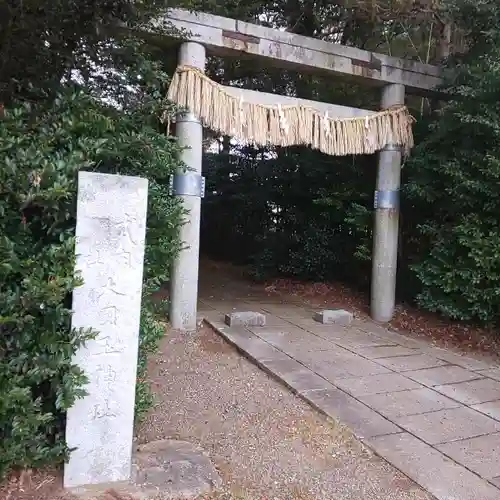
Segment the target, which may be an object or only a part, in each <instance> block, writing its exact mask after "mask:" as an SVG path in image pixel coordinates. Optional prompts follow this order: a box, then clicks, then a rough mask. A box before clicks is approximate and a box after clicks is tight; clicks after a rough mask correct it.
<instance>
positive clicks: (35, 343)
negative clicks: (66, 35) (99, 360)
mask: <svg viewBox="0 0 500 500" xmlns="http://www.w3.org/2000/svg"><path fill="white" fill-rule="evenodd" d="M136 109H137V112H136V113H131V112H130V113H125V112H123V111H119V110H117V109H115V108H113V107H110V106H106V105H104V104H102V103H100V102H98V101H96V100H95V99H93V98H91V97H89V96H88V95H86V94H84V93H82V92H76V93H65V94H61V95H60V96H59V97H58V98H57V99H56V100H55V101H53V102H52V103H50V104H38V105H29V104H26V103H18V104H17V105H15V106H13V107H11V108H9V109H8V110H7V112H6V114H5V117H4V119H3V120H2V127H1V129H0V151H1V156H2V159H3V165H2V169H1V171H0V192H1V197H0V304H1V308H0V331H1V335H0V394H1V395H2V398H1V399H0V476H1V475H4V474H5V473H6V472H7V471H8V470H9V469H10V468H12V467H38V466H42V465H45V464H49V463H54V462H57V461H60V460H62V459H64V458H65V456H66V454H67V450H66V446H65V443H64V435H63V433H64V421H65V412H66V410H67V409H68V408H69V407H70V406H71V405H72V403H73V402H74V400H75V398H78V397H81V396H82V395H83V394H84V392H83V391H84V384H85V374H83V373H81V371H80V370H79V369H78V368H77V367H76V366H74V365H73V364H72V361H71V359H72V355H73V353H74V352H75V350H76V349H77V348H78V347H79V346H80V345H81V344H82V343H83V342H84V341H85V340H87V339H89V338H90V337H91V336H92V335H93V334H95V332H91V331H75V330H72V329H71V310H70V308H71V292H72V290H73V289H74V288H75V287H76V286H78V285H79V284H80V281H79V278H78V277H75V276H74V228H75V213H76V212H75V210H76V189H77V185H76V180H77V173H78V171H79V170H81V169H86V170H98V171H101V172H108V173H121V174H129V175H140V176H144V177H147V178H149V181H150V192H149V212H148V214H149V215H148V231H147V248H146V255H145V274H144V276H145V284H144V301H143V304H144V310H143V316H142V321H141V342H140V344H141V347H140V348H141V354H140V372H143V371H144V367H145V358H146V355H147V353H148V352H150V351H151V350H153V349H154V348H155V345H156V344H157V342H158V340H159V338H160V337H161V334H162V330H161V329H160V328H159V327H158V325H157V323H156V322H155V317H154V315H153V310H152V306H151V301H150V300H149V299H150V296H151V293H152V292H153V291H154V290H155V289H157V288H158V286H159V284H160V283H163V282H164V281H165V280H166V279H167V277H168V268H169V265H170V263H171V261H172V258H173V256H174V255H175V253H176V252H177V251H178V249H179V242H178V239H177V234H178V228H179V225H180V222H181V207H180V206H179V205H178V203H177V202H176V201H175V200H174V199H173V198H171V197H169V196H168V193H167V185H168V183H167V182H166V181H167V178H168V176H169V175H170V173H171V172H172V171H173V170H174V169H175V168H176V167H177V160H176V146H175V144H174V143H172V142H171V141H170V140H169V139H168V138H167V137H166V136H165V135H162V134H161V133H158V130H157V129H156V128H155V127H154V125H155V123H154V120H152V121H151V123H148V121H149V120H150V115H145V114H141V110H140V109H139V108H136ZM139 376H141V373H140V374H139ZM137 399H138V409H139V410H143V409H144V405H145V404H147V402H148V394H147V389H146V387H145V386H144V384H142V385H141V384H139V386H138V398H137Z"/></svg>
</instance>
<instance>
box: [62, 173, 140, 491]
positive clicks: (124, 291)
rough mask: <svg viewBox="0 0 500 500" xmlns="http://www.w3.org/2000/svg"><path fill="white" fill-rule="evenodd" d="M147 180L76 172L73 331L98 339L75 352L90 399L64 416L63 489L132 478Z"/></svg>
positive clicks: (78, 402)
mask: <svg viewBox="0 0 500 500" xmlns="http://www.w3.org/2000/svg"><path fill="white" fill-rule="evenodd" d="M147 198H148V181H147V180H146V179H142V178H139V177H127V176H122V175H110V174H101V173H93V172H80V173H79V176H78V205H77V222H76V250H75V251H76V268H77V270H78V271H80V272H81V276H82V278H83V280H84V284H83V286H81V287H78V288H77V289H76V290H75V291H74V292H73V311H74V313H73V320H72V326H73V328H81V327H82V328H93V329H94V330H95V331H97V332H98V333H97V337H96V339H95V340H92V341H89V342H88V343H87V345H86V346H85V347H84V348H81V349H79V350H78V352H77V353H76V354H75V357H74V362H75V363H76V364H77V365H78V366H80V367H81V368H82V369H83V371H84V372H85V374H86V375H87V377H88V379H89V383H88V385H87V386H86V387H85V389H86V391H87V392H88V395H87V396H86V397H84V398H83V399H80V400H78V401H77V402H76V403H75V405H74V406H73V407H72V408H70V410H69V411H68V415H67V424H66V441H67V443H68V446H69V447H70V448H75V450H74V451H73V452H72V453H71V457H70V460H69V462H68V463H67V464H66V466H65V468H64V486H65V487H66V488H76V487H79V486H98V485H103V484H107V483H116V482H120V481H129V480H130V478H131V465H132V447H133V425H134V405H135V385H136V372H137V353H138V342H139V322H140V314H141V293H142V278H143V261H144V246H145V233H146V215H147Z"/></svg>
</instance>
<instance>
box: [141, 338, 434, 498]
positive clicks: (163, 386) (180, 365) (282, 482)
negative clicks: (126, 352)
mask: <svg viewBox="0 0 500 500" xmlns="http://www.w3.org/2000/svg"><path fill="white" fill-rule="evenodd" d="M150 376H151V380H152V383H153V390H154V391H155V393H156V396H157V404H156V405H155V408H154V409H153V411H152V412H151V413H150V415H149V416H148V418H147V419H146V420H145V422H144V423H143V425H142V426H141V428H140V429H139V430H138V441H139V442H148V441H152V440H156V439H164V438H173V439H181V440H186V441H190V442H192V443H195V444H198V445H200V446H201V447H202V448H204V449H205V451H206V452H207V453H208V454H209V455H210V457H211V459H212V460H213V462H214V463H215V464H216V466H217V467H218V469H219V471H220V473H221V475H222V477H223V479H224V484H225V486H224V488H223V490H222V491H220V492H217V493H216V494H214V495H213V496H210V497H203V498H205V499H207V500H208V498H210V499H213V500H215V499H218V500H236V499H239V500H243V499H245V500H246V499H252V500H257V499H273V500H313V499H314V500H322V499H325V500H347V499H349V500H380V499H384V500H430V499H432V498H433V497H432V496H431V495H429V494H427V493H425V492H424V491H423V490H421V489H420V488H419V487H418V486H417V485H415V483H413V482H412V481H411V480H410V479H408V478H407V477H406V476H404V475H402V474H401V473H399V472H398V471H397V470H396V469H394V468H393V467H392V466H390V465H389V464H387V463H386V462H384V461H383V460H381V459H380V458H378V457H377V456H375V455H373V454H372V453H371V452H370V451H369V450H368V449H367V448H365V447H364V446H363V445H362V444H361V443H359V442H358V441H357V440H356V439H355V438H354V437H353V436H352V435H351V434H350V433H349V431H348V430H347V429H346V428H345V427H343V426H341V425H339V424H336V423H331V422H327V421H326V420H325V419H323V418H322V417H321V416H319V415H317V414H316V413H315V412H314V411H313V410H312V409H311V408H310V407H309V406H308V405H307V404H306V403H305V402H303V401H302V400H301V399H299V398H298V397H296V396H294V395H293V394H292V393H291V392H289V391H288V390H287V389H285V388H284V387H283V386H281V385H280V384H279V383H278V382H277V381H275V380H274V379H271V378H270V377H269V376H267V375H266V374H265V373H264V372H262V371H261V370H260V369H259V368H258V367H256V366H255V365H253V364H252V363H250V362H249V361H247V360H246V359H245V358H243V357H242V356H241V355H240V354H238V353H237V352H236V351H235V350H234V349H233V348H232V347H230V346H229V345H227V344H226V343H224V341H223V340H221V339H220V338H219V337H218V336H217V335H216V334H215V333H214V332H213V331H212V330H211V329H209V328H203V329H202V330H201V331H200V332H198V334H196V335H192V334H191V335H188V334H183V333H180V332H175V331H170V332H167V334H166V337H165V339H164V342H163V344H162V348H161V353H160V354H159V355H158V356H157V357H156V359H153V360H152V361H151V366H150Z"/></svg>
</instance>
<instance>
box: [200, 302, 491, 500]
mask: <svg viewBox="0 0 500 500" xmlns="http://www.w3.org/2000/svg"><path fill="white" fill-rule="evenodd" d="M209 304H210V309H211V311H210V312H208V313H207V314H206V320H207V321H208V322H209V323H210V324H211V325H212V326H213V327H214V328H215V329H216V330H217V331H218V332H219V333H220V335H221V336H222V337H224V338H226V339H227V340H229V341H230V342H231V343H232V344H233V345H235V346H236V347H237V348H238V349H239V350H240V351H241V352H243V353H244V354H246V355H247V356H248V357H249V358H250V359H252V360H253V361H254V362H255V363H256V364H257V365H259V366H260V367H261V368H263V369H264V370H265V371H267V372H268V373H271V374H272V375H273V376H274V377H275V378H277V379H278V380H281V381H282V382H283V383H284V384H285V385H286V386H287V387H289V388H291V390H293V391H294V392H295V393H297V394H298V395H299V396H300V397H301V398H303V399H304V400H306V401H307V402H309V404H311V405H312V406H313V407H314V408H316V409H317V410H318V411H320V412H321V413H323V414H324V415H326V416H328V417H331V418H333V419H338V420H340V421H341V422H343V423H344V424H346V425H347V426H349V427H350V428H351V429H352V430H353V432H354V434H355V435H356V436H357V437H358V438H361V439H363V440H364V442H365V443H367V444H368V445H369V446H371V447H372V448H373V449H374V450H375V451H376V452H377V453H378V454H379V455H381V456H382V457H383V458H385V459H386V460H387V461H389V462H390V463H391V464H393V465H394V466H395V467H396V468H398V469H400V470H401V471H403V472H404V473H405V474H407V475H408V476H409V477H410V478H412V479H413V480H414V481H416V482H417V483H418V484H419V485H420V486H422V487H423V488H425V489H427V490H428V491H429V492H430V493H432V494H433V495H435V497H436V498H437V499H438V500H451V499H453V500H458V499H459V500H499V499H500V489H498V488H497V487H496V486H499V487H500V462H499V461H498V456H499V455H498V454H499V446H500V443H499V437H498V436H499V435H500V386H498V385H497V384H498V383H499V382H498V381H496V380H495V379H494V378H488V377H486V376H485V375H490V374H493V375H496V373H497V370H498V369H499V367H498V366H494V365H492V364H490V363H488V362H486V361H480V360H476V359H473V358H469V357H466V356H459V355H457V354H456V353H453V352H450V351H446V350H443V349H440V348H435V347H433V346H430V345H429V344H427V343H424V342H419V341H416V340H411V339H408V338H407V337H403V336H402V335H400V334H398V333H396V332H391V331H388V330H387V329H385V328H383V327H381V326H380V325H377V324H375V323H371V322H369V321H365V322H359V321H358V320H355V321H354V322H353V324H351V325H350V326H349V327H342V326H340V325H330V326H326V325H319V324H318V323H317V322H315V321H314V320H312V318H311V316H310V312H308V311H306V310H305V309H303V308H300V307H297V306H293V305H288V306H285V305H279V307H278V306H276V305H274V304H266V303H263V302H257V301H254V302H251V303H250V302H249V303H248V305H249V306H250V304H251V306H252V307H254V308H258V309H259V310H263V311H274V314H275V315H276V316H277V317H278V318H281V319H285V320H286V321H287V322H288V324H289V327H288V328H286V327H285V326H280V327H279V328H263V329H259V328H245V327H238V328H234V327H233V328H232V327H228V326H226V325H224V324H223V323H222V318H223V314H224V313H225V312H226V311H227V310H230V309H231V305H232V304H231V301H230V300H227V301H225V302H223V301H220V302H217V300H216V299H213V300H211V301H209ZM238 305H239V307H241V306H242V305H244V304H242V303H241V302H240V303H239V304H238ZM203 307H206V305H204V306H203ZM267 317H268V319H270V320H271V321H272V319H273V317H274V315H273V314H271V313H269V314H268V316H267ZM354 325H355V326H354ZM363 337H364V340H363ZM377 339H378V340H377ZM265 345H267V346H268V347H267V348H266V347H265ZM457 364H460V366H457ZM375 367H376V368H377V369H375ZM308 371H309V374H308V373H307V372H308ZM478 401H488V402H482V403H477V402H478ZM450 457H451V458H450Z"/></svg>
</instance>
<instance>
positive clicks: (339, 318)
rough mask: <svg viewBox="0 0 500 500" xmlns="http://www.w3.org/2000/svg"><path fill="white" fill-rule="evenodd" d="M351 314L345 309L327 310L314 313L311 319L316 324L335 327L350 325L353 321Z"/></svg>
mask: <svg viewBox="0 0 500 500" xmlns="http://www.w3.org/2000/svg"><path fill="white" fill-rule="evenodd" d="M353 318H354V317H353V314H352V313H350V312H349V311H346V310H345V309H334V310H333V309H327V310H325V311H319V312H316V313H314V316H313V319H314V320H315V321H317V322H318V323H322V324H324V325H329V324H332V323H336V324H337V325H350V324H351V322H352V320H353Z"/></svg>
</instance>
